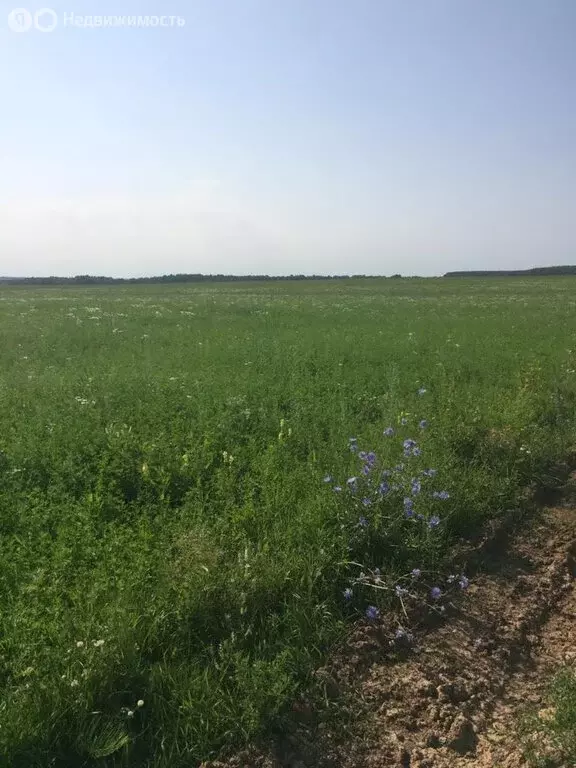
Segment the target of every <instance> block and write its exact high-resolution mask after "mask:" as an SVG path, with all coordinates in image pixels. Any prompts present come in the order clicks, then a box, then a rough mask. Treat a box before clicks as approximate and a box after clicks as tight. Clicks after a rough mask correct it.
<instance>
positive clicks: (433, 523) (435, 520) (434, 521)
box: [428, 515, 440, 528]
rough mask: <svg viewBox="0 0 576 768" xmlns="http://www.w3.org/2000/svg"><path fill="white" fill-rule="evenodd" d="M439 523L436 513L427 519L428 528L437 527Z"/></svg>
mask: <svg viewBox="0 0 576 768" xmlns="http://www.w3.org/2000/svg"><path fill="white" fill-rule="evenodd" d="M439 525H440V518H439V517H438V515H434V516H433V517H431V518H430V520H429V521H428V527H429V528H437V527H438V526H439Z"/></svg>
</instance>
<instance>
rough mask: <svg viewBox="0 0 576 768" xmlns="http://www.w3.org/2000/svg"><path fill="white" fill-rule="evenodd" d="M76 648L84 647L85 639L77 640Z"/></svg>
mask: <svg viewBox="0 0 576 768" xmlns="http://www.w3.org/2000/svg"><path fill="white" fill-rule="evenodd" d="M76 648H84V640H77V641H76Z"/></svg>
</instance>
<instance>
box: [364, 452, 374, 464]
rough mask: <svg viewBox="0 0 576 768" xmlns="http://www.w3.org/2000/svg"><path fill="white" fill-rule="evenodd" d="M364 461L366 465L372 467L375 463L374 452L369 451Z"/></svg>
mask: <svg viewBox="0 0 576 768" xmlns="http://www.w3.org/2000/svg"><path fill="white" fill-rule="evenodd" d="M366 461H367V462H368V464H370V465H372V466H373V465H374V464H375V463H376V454H375V453H374V451H370V453H369V454H367V456H366Z"/></svg>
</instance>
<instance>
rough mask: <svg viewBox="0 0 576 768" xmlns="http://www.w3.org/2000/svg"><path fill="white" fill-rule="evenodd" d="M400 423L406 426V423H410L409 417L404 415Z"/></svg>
mask: <svg viewBox="0 0 576 768" xmlns="http://www.w3.org/2000/svg"><path fill="white" fill-rule="evenodd" d="M400 424H402V426H403V427H405V426H406V424H408V419H407V418H406V417H405V416H403V417H402V418H401V419H400Z"/></svg>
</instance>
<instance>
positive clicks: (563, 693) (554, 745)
mask: <svg viewBox="0 0 576 768" xmlns="http://www.w3.org/2000/svg"><path fill="white" fill-rule="evenodd" d="M520 734H521V736H522V740H523V743H524V752H525V756H526V759H527V760H528V762H529V764H530V765H533V766H534V768H553V767H554V766H558V765H566V766H568V765H576V676H575V674H574V669H573V668H571V667H564V668H562V669H560V670H559V671H558V672H557V674H556V675H555V677H554V679H553V680H552V682H551V684H550V685H549V686H548V691H547V698H546V706H545V707H544V708H542V709H541V710H540V711H539V712H538V713H536V712H531V713H528V714H527V715H525V717H524V718H523V719H522V720H521V722H520Z"/></svg>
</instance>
